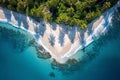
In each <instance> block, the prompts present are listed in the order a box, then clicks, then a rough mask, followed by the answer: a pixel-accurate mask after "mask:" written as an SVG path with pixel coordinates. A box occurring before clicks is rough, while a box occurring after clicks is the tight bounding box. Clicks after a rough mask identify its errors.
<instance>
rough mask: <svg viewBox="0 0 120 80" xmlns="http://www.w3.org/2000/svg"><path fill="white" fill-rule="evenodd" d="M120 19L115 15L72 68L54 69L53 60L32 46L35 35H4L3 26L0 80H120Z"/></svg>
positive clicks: (82, 51) (1, 33)
mask: <svg viewBox="0 0 120 80" xmlns="http://www.w3.org/2000/svg"><path fill="white" fill-rule="evenodd" d="M119 16H120V14H119V13H116V14H115V16H114V17H113V20H112V25H111V29H110V30H109V31H108V33H107V34H106V35H104V36H101V38H100V39H98V40H96V41H95V42H93V43H92V44H91V45H90V46H88V47H87V48H85V49H83V50H80V51H79V52H78V54H77V55H75V56H77V57H78V58H80V60H81V61H80V62H79V64H77V65H75V66H72V67H71V68H70V69H54V68H52V67H51V64H50V60H49V59H48V60H47V59H46V60H43V59H40V58H38V57H37V54H36V53H37V52H36V49H35V47H33V46H29V45H28V44H29V40H30V39H32V36H31V35H29V34H28V33H26V32H25V31H21V30H20V29H18V28H14V30H16V31H17V33H16V32H14V31H11V32H8V31H9V30H7V29H6V30H4V32H3V30H1V27H0V80H120V77H119V75H120V29H119V28H120V17H119ZM0 25H2V26H5V27H9V29H11V28H12V29H13V27H12V26H11V25H8V24H7V25H3V23H0ZM19 31H20V32H21V33H19ZM18 34H19V36H18ZM9 36H10V37H9ZM28 38H29V39H28ZM23 44H24V48H22V47H23ZM81 54H82V57H80V55H81ZM81 58H82V59H81ZM51 73H53V74H51ZM50 74H51V75H52V76H51V75H50Z"/></svg>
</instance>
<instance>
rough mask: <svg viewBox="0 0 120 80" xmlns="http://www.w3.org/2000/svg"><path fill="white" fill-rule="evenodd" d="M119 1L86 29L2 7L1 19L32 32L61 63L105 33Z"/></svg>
mask: <svg viewBox="0 0 120 80" xmlns="http://www.w3.org/2000/svg"><path fill="white" fill-rule="evenodd" d="M118 5H119V3H118V4H116V5H115V6H114V7H113V8H111V9H109V10H107V11H106V12H105V13H103V14H102V15H101V16H100V17H98V18H97V19H95V20H94V21H93V22H91V23H90V24H89V25H88V27H87V28H86V29H84V30H80V29H79V28H78V27H76V26H75V27H72V28H70V27H68V26H66V25H63V24H60V25H58V24H56V23H54V22H53V23H47V22H45V21H42V20H41V21H40V22H37V21H35V20H34V19H32V18H31V17H28V16H26V15H24V14H20V13H16V12H13V11H10V10H7V9H5V8H2V7H0V21H4V22H8V23H11V24H13V25H15V26H16V27H19V28H21V29H24V30H27V31H28V32H30V33H31V34H32V35H33V36H34V37H35V39H36V41H37V42H38V44H40V45H42V46H43V47H44V48H45V50H46V51H48V52H50V54H51V56H52V58H54V59H56V61H57V62H59V63H65V62H66V61H67V60H68V59H69V58H71V57H72V56H73V55H74V54H75V53H76V52H77V51H78V50H79V49H82V48H84V47H86V46H88V45H89V44H90V43H91V42H93V41H94V39H95V37H97V36H99V35H100V34H103V33H104V32H106V30H107V29H108V26H109V25H110V22H111V19H112V15H113V13H114V12H115V9H116V8H117V7H118Z"/></svg>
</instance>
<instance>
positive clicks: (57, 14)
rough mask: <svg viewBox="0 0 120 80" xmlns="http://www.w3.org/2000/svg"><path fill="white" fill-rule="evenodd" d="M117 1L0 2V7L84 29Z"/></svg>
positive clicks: (23, 0)
mask: <svg viewBox="0 0 120 80" xmlns="http://www.w3.org/2000/svg"><path fill="white" fill-rule="evenodd" d="M117 1H118V0H0V6H3V7H7V8H8V9H10V10H13V11H17V12H20V13H25V14H27V15H29V16H32V17H34V18H35V19H39V18H43V19H44V20H45V21H48V22H53V21H55V22H57V23H58V24H60V23H64V24H66V25H70V26H74V25H77V26H79V27H80V28H82V29H84V28H86V26H87V24H89V23H90V22H91V21H92V20H94V19H95V18H96V17H98V16H100V15H101V13H102V12H103V11H105V10H106V9H108V8H110V7H111V6H113V5H114V4H115V3H116V2H117Z"/></svg>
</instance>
